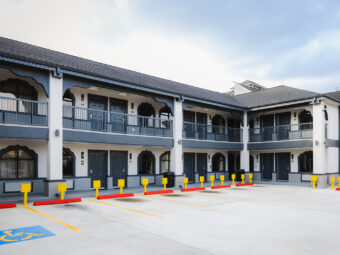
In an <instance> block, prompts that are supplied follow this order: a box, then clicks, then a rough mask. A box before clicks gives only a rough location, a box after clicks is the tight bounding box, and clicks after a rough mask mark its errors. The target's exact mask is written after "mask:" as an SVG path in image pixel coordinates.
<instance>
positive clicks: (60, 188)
mask: <svg viewBox="0 0 340 255" xmlns="http://www.w3.org/2000/svg"><path fill="white" fill-rule="evenodd" d="M66 190H67V186H66V183H59V184H58V192H60V199H61V200H64V197H65V192H66Z"/></svg>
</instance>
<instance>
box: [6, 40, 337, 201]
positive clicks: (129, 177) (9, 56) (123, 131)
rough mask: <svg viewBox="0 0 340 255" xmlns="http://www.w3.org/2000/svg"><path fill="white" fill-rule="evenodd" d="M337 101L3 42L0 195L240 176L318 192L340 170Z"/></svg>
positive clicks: (331, 96) (280, 88) (329, 96)
mask: <svg viewBox="0 0 340 255" xmlns="http://www.w3.org/2000/svg"><path fill="white" fill-rule="evenodd" d="M339 105H340V92H332V93H328V94H318V93H314V92H310V91H305V90H300V89H295V88H292V87H287V86H278V87H274V88H265V87H263V86H261V85H259V84H256V83H254V82H251V81H245V82H242V83H235V86H234V88H233V90H232V91H231V92H229V93H218V92H214V91H210V90H206V89H201V88H197V87H193V86H189V85H186V84H182V83H178V82H174V81H170V80H165V79H161V78H158V77H154V76H150V75H146V74H142V73H138V72H134V71H129V70H125V69H122V68H118V67H115V66H110V65H106V64H102V63H98V62H94V61H91V60H87V59H83V58H79V57H75V56H71V55H68V54H64V53H61V52H56V51H52V50H48V49H45V48H41V47H37V46H34V45H30V44H26V43H22V42H18V41H14V40H10V39H6V38H0V195H5V194H12V193H16V192H19V191H20V184H21V183H27V182H29V183H32V188H33V190H32V191H33V193H44V194H46V195H54V194H55V193H56V187H57V184H58V183H61V182H66V183H67V187H68V189H69V190H76V191H81V190H90V189H91V183H92V180H101V182H102V186H103V187H105V188H106V189H111V188H113V187H115V186H117V180H118V179H120V178H125V179H126V183H127V187H139V186H140V185H141V179H142V178H148V179H149V183H150V184H156V185H157V184H161V178H162V176H163V173H165V172H168V171H171V172H174V173H175V183H176V186H177V185H179V184H181V183H182V180H183V177H184V176H187V177H188V178H189V181H190V182H198V177H199V176H205V177H206V179H208V178H209V176H210V175H215V176H216V179H219V176H220V175H225V176H226V179H228V178H229V172H231V171H234V170H236V169H244V170H245V171H246V174H248V173H249V172H252V173H253V175H254V181H255V182H256V181H257V180H262V181H267V182H268V183H272V182H289V183H295V184H301V183H303V182H308V181H310V176H311V174H314V175H317V176H318V179H319V182H318V185H319V186H320V187H325V186H326V185H327V184H328V183H329V178H330V177H331V176H338V175H339V169H340V168H339V167H340V165H339V159H340V156H339V152H340V151H339V121H340V119H339V114H340V111H339Z"/></svg>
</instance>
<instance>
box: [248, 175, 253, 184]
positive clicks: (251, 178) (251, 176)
mask: <svg viewBox="0 0 340 255" xmlns="http://www.w3.org/2000/svg"><path fill="white" fill-rule="evenodd" d="M249 183H253V174H249Z"/></svg>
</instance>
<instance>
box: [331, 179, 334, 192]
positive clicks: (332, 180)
mask: <svg viewBox="0 0 340 255" xmlns="http://www.w3.org/2000/svg"><path fill="white" fill-rule="evenodd" d="M334 183H335V177H331V184H332V189H334Z"/></svg>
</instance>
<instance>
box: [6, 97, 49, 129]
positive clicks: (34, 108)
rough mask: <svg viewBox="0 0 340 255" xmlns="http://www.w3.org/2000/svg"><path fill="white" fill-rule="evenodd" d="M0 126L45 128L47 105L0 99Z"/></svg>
mask: <svg viewBox="0 0 340 255" xmlns="http://www.w3.org/2000/svg"><path fill="white" fill-rule="evenodd" d="M0 124H12V125H30V126H46V127H47V125H48V103H47V102H40V101H33V100H26V99H17V98H9V97H0Z"/></svg>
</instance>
